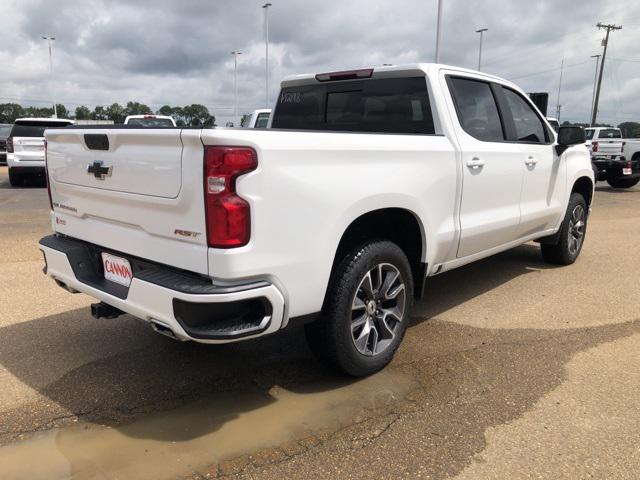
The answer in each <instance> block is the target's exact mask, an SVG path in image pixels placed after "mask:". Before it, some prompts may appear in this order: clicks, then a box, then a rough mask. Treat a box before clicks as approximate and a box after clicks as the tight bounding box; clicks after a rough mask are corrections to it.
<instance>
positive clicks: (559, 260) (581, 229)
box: [540, 192, 589, 265]
mask: <svg viewBox="0 0 640 480" xmlns="http://www.w3.org/2000/svg"><path fill="white" fill-rule="evenodd" d="M580 208H581V209H582V219H581V220H580V221H581V222H582V225H581V226H580V225H578V224H577V223H576V219H575V216H576V212H579V211H580V210H579V209H580ZM588 212H589V211H588V207H587V202H586V201H585V199H584V197H583V196H582V195H580V194H579V193H576V192H574V193H572V194H571V197H570V198H569V205H568V206H567V211H566V213H565V215H564V220H563V221H562V226H561V227H560V234H559V235H560V236H559V238H558V242H557V243H556V244H545V243H543V244H541V245H540V247H541V249H542V256H543V257H544V259H545V261H547V262H549V263H554V264H557V265H571V264H572V263H573V262H575V261H576V259H577V258H578V255H580V251H581V250H582V246H583V245H584V239H585V236H586V234H587V219H588V218H589V215H588ZM578 233H581V235H580V239H579V241H578V242H577V243H576V235H578Z"/></svg>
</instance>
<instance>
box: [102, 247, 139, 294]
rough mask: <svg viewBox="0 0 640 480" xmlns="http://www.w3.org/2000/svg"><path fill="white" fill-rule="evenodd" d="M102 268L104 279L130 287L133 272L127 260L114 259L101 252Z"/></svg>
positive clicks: (108, 254) (112, 256)
mask: <svg viewBox="0 0 640 480" xmlns="http://www.w3.org/2000/svg"><path fill="white" fill-rule="evenodd" d="M102 266H103V267H104V278H106V279H107V280H109V281H111V282H115V283H119V284H120V285H124V286H125V287H128V286H129V285H131V279H132V278H133V272H132V270H131V264H130V263H129V260H127V259H126V258H122V257H116V256H115V255H111V254H110V253H105V252H102Z"/></svg>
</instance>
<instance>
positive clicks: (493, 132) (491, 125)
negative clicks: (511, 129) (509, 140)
mask: <svg viewBox="0 0 640 480" xmlns="http://www.w3.org/2000/svg"><path fill="white" fill-rule="evenodd" d="M449 81H450V89H451V94H452V96H453V100H454V103H455V106H456V111H457V113H458V119H459V120H460V124H461V126H462V128H463V129H464V131H465V132H467V133H468V134H469V135H471V136H472V137H475V138H477V139H478V140H482V141H485V142H499V141H503V140H504V131H503V128H502V122H501V121H500V114H499V113H498V106H497V104H496V100H495V98H494V96H493V92H492V91H491V86H490V85H489V84H488V83H487V82H483V81H478V80H472V79H467V78H459V77H449Z"/></svg>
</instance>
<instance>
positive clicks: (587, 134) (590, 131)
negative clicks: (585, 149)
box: [584, 129, 595, 140]
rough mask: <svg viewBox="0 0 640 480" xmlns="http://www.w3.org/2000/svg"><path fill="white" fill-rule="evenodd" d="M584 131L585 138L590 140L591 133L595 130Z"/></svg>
mask: <svg viewBox="0 0 640 480" xmlns="http://www.w3.org/2000/svg"><path fill="white" fill-rule="evenodd" d="M584 133H585V134H586V136H587V140H591V139H592V138H593V134H594V133H595V130H588V129H587V130H585V131H584Z"/></svg>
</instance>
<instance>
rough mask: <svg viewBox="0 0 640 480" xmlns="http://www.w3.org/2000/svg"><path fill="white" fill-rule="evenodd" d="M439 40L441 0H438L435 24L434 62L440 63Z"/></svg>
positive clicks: (440, 35) (440, 36)
mask: <svg viewBox="0 0 640 480" xmlns="http://www.w3.org/2000/svg"><path fill="white" fill-rule="evenodd" d="M441 40H442V0H438V20H437V24H436V63H440V42H441Z"/></svg>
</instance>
